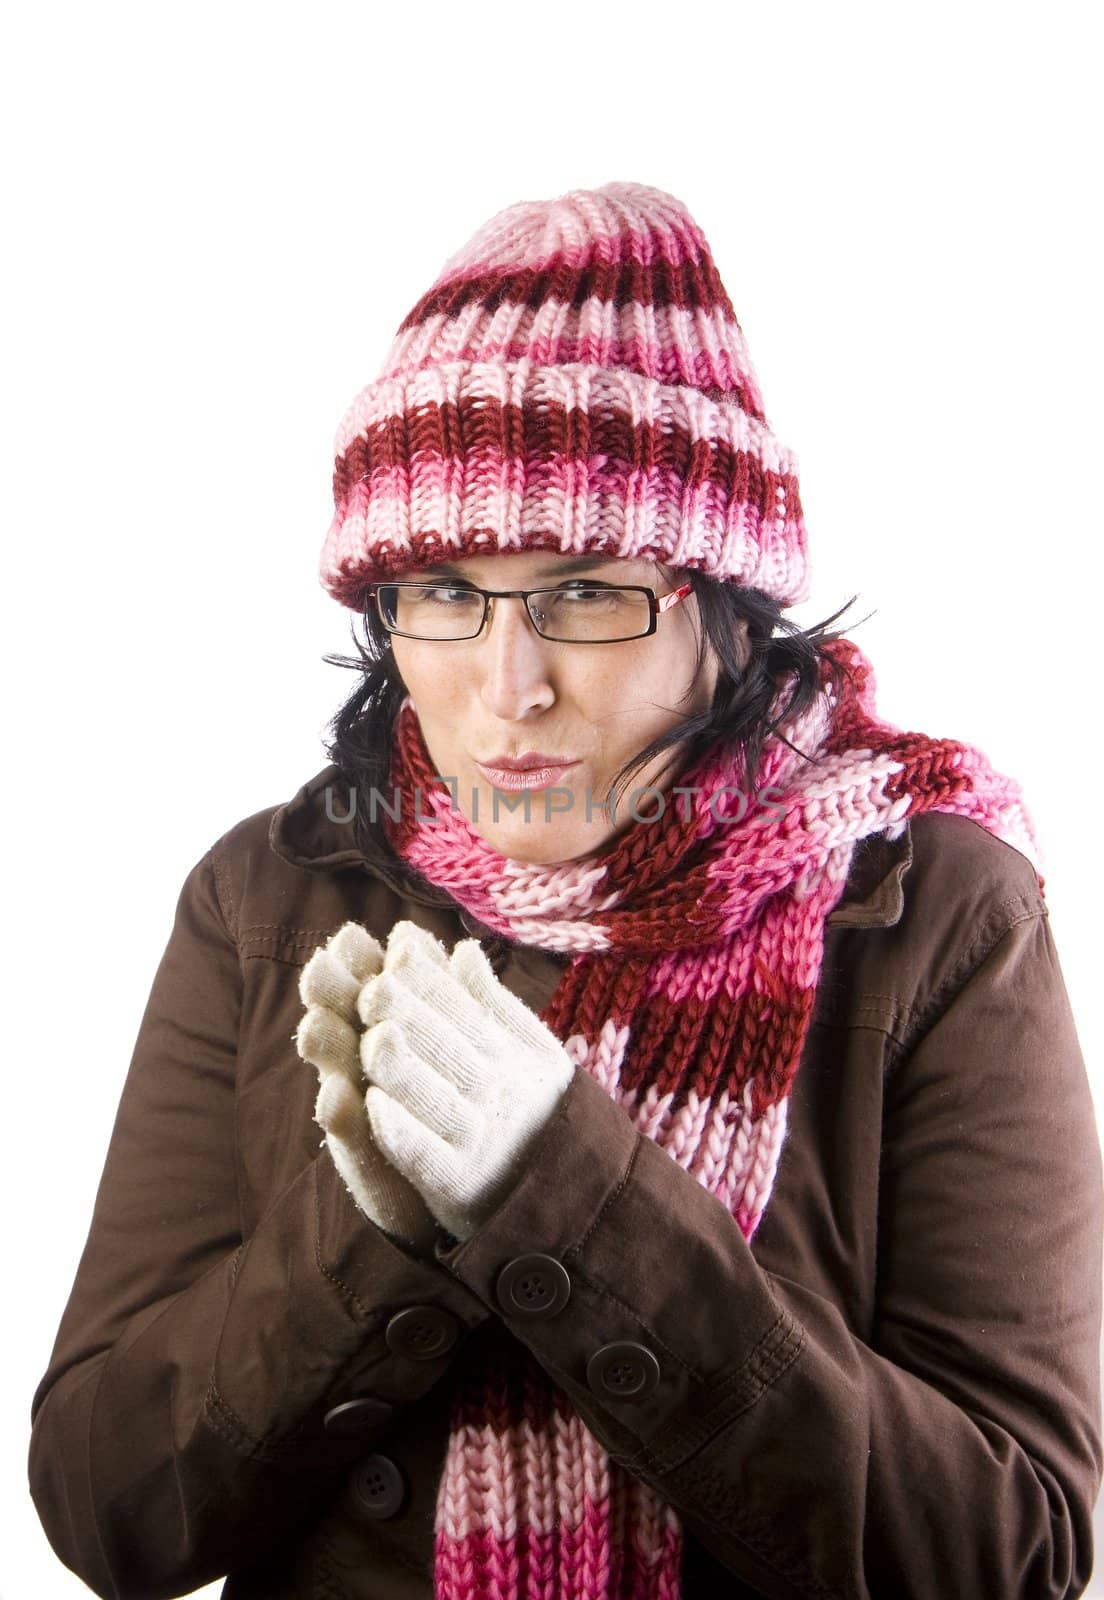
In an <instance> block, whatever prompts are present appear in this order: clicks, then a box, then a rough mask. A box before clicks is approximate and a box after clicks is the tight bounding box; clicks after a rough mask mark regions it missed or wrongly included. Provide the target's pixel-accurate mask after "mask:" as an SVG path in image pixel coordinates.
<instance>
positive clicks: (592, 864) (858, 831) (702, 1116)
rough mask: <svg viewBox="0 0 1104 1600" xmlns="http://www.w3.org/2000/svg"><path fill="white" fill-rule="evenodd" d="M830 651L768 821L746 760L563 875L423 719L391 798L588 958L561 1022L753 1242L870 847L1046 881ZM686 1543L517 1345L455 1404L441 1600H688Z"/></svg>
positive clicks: (489, 920)
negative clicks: (825, 962) (431, 743)
mask: <svg viewBox="0 0 1104 1600" xmlns="http://www.w3.org/2000/svg"><path fill="white" fill-rule="evenodd" d="M827 648H828V649H829V650H830V651H832V652H833V653H834V654H835V656H836V658H837V659H838V660H841V661H842V663H843V664H844V665H845V666H846V667H847V668H849V670H850V679H851V680H853V682H852V681H850V680H849V679H848V678H847V677H846V676H845V677H844V687H843V690H842V691H841V692H840V693H839V694H838V696H837V694H836V693H835V692H834V691H833V689H832V688H831V685H830V682H829V679H828V677H827V674H826V673H825V672H823V671H822V674H821V688H820V693H819V694H818V696H817V698H816V701H815V703H814V704H813V706H812V707H811V708H809V709H808V710H807V711H806V712H805V714H804V715H802V716H799V717H793V718H790V719H789V720H788V721H787V722H786V723H784V724H783V725H782V727H781V729H780V730H779V733H778V734H775V735H772V736H771V737H770V738H769V740H768V742H767V745H766V748H765V750H764V755H763V759H762V762H761V765H760V769H759V773H758V775H757V778H756V790H757V792H762V791H763V790H764V789H768V788H769V794H770V804H769V805H751V806H747V805H746V802H745V801H742V800H741V799H740V796H739V794H738V792H734V791H739V789H740V779H739V776H738V773H737V768H736V766H735V763H734V760H733V759H732V758H731V757H729V756H726V755H723V754H716V753H713V754H710V755H707V756H706V757H705V758H703V759H702V760H701V761H699V762H698V763H696V764H695V766H694V767H693V768H692V769H690V770H688V771H687V772H686V773H684V774H682V775H681V776H680V777H679V778H678V779H677V780H676V781H677V782H678V784H679V786H680V787H681V788H686V789H690V788H697V789H698V790H699V791H700V792H699V793H697V794H695V795H693V796H690V797H680V799H679V803H678V804H677V805H676V804H671V805H669V806H667V807H666V808H665V809H664V812H663V815H662V816H659V817H657V818H656V820H655V821H653V822H635V821H634V822H632V823H631V824H630V826H629V827H628V828H627V829H626V831H625V832H624V833H622V834H621V835H620V838H619V840H618V841H617V842H616V843H615V844H614V845H613V846H611V847H606V848H603V849H602V850H600V851H599V852H597V853H596V854H595V855H594V856H591V857H583V858H580V859H578V860H575V861H570V862H567V863H565V864H561V865H553V866H545V865H529V864H526V863H523V862H518V861H512V860H508V859H506V858H504V857H503V856H501V855H499V854H498V853H497V852H496V851H495V850H494V849H493V848H492V847H491V846H490V845H489V844H488V843H487V842H486V841H485V840H484V839H483V838H482V837H481V836H480V835H479V834H478V833H477V832H476V831H475V829H474V828H473V827H472V825H471V824H470V823H469V822H468V820H467V818H466V817H465V816H464V815H463V813H462V812H461V811H460V810H459V809H458V808H457V807H455V806H454V805H453V801H452V794H451V792H450V790H449V789H448V788H446V787H445V786H444V785H443V783H442V782H441V780H440V778H439V776H438V775H437V773H436V772H435V770H434V768H433V765H432V762H431V761H430V758H429V755H428V752H427V750H426V747H425V743H424V740H423V738H422V735H421V730H420V727H419V724H418V720H417V716H416V714H415V712H414V709H413V706H412V705H411V704H410V702H409V701H407V702H406V703H405V704H404V706H403V707H402V710H401V711H400V714H399V720H398V724H397V728H396V739H395V745H394V751H393V760H392V772H391V781H392V784H393V785H394V786H395V787H396V788H397V789H398V791H399V793H400V794H401V795H403V796H408V795H410V794H411V793H412V792H413V790H414V789H415V788H416V787H420V789H421V794H422V800H421V803H420V810H421V814H422V815H421V820H420V821H418V820H417V819H416V816H415V808H414V807H413V806H411V805H409V804H406V805H403V806H402V807H401V811H400V816H399V819H398V820H397V821H392V820H390V819H388V820H386V821H385V826H386V828H387V831H388V834H389V836H390V838H391V840H392V843H393V845H394V847H395V848H396V850H397V851H398V852H399V854H401V855H402V856H403V857H404V858H405V860H406V861H408V862H409V863H410V864H411V865H412V866H414V867H415V868H417V869H418V870H419V871H420V872H421V873H422V874H423V875H424V876H425V877H426V878H428V879H429V880H431V881H432V882H433V883H435V884H437V885H439V886H441V887H443V888H445V889H446V890H447V891H448V892H449V893H450V894H451V895H452V896H453V898H454V899H455V900H456V901H457V902H458V903H459V904H460V905H462V906H463V907H465V908H466V909H467V910H468V911H469V912H470V913H472V914H473V915H474V916H475V917H477V918H478V919H479V920H480V921H481V922H482V923H484V924H485V925H486V926H488V927H490V928H493V929H495V930H496V931H498V932H500V933H501V934H503V935H504V936H505V937H507V938H509V939H512V940H514V941H516V942H519V943H521V944H525V945H533V946H538V947H540V948H542V949H545V950H550V951H562V952H568V953H570V954H571V956H572V960H571V962H570V965H569V966H567V967H566V968H565V970H564V973H563V976H562V978H561V980H560V983H559V985H558V987H557V989H556V991H555V993H554V994H553V996H552V998H551V1000H550V1001H549V1003H548V1005H547V1007H546V1008H545V1010H544V1011H543V1012H542V1013H541V1015H542V1018H543V1020H544V1021H545V1022H546V1023H547V1025H548V1026H549V1027H550V1028H551V1029H552V1031H553V1032H554V1033H555V1034H556V1036H557V1037H558V1038H560V1039H561V1040H562V1041H563V1042H564V1045H565V1047H566V1049H567V1050H568V1052H569V1054H570V1055H571V1056H572V1059H573V1060H574V1061H575V1063H576V1066H577V1068H579V1069H581V1070H582V1071H584V1072H588V1073H590V1074H591V1076H592V1077H593V1078H595V1079H596V1081H597V1082H598V1083H599V1084H600V1085H601V1086H602V1088H603V1089H604V1090H605V1091H606V1093H607V1094H608V1095H609V1096H610V1098H611V1099H613V1100H614V1101H616V1102H617V1103H618V1104H619V1105H620V1106H621V1107H622V1108H623V1110H624V1112H625V1114H626V1116H628V1117H630V1118H631V1119H632V1121H633V1124H634V1125H635V1127H636V1128H638V1129H639V1130H640V1131H641V1132H642V1133H644V1134H646V1135H647V1136H648V1137H649V1138H651V1139H654V1140H655V1141H656V1143H657V1144H659V1145H660V1146H661V1147H662V1148H664V1149H666V1150H668V1151H669V1153H670V1155H671V1158H672V1160H674V1161H677V1162H678V1163H679V1165H680V1166H682V1167H683V1168H684V1169H685V1170H686V1171H687V1172H688V1173H689V1174H690V1175H691V1176H692V1177H694V1178H696V1179H697V1180H698V1182H699V1183H701V1184H703V1185H704V1186H705V1187H706V1188H707V1189H708V1190H709V1191H710V1192H711V1193H712V1194H714V1195H715V1196H716V1197H717V1198H718V1199H719V1200H721V1201H722V1203H723V1204H724V1205H726V1206H727V1207H728V1208H729V1210H730V1212H731V1214H732V1215H733V1217H735V1219H736V1221H737V1222H738V1223H739V1226H740V1228H741V1230H742V1231H743V1234H744V1236H745V1238H747V1239H748V1240H749V1241H750V1240H751V1239H752V1237H753V1236H754V1234H755V1231H756V1228H757V1227H758V1225H759V1222H760V1219H761V1217H762V1215H763V1212H764V1210H765V1208H766V1205H767V1202H768V1200H769V1198H770V1193H771V1188H772V1185H773V1181H774V1175H775V1172H776V1170H777V1167H778V1160H779V1156H780V1154H781V1150H782V1145H783V1141H784V1140H785V1137H786V1123H787V1101H788V1098H789V1095H790V1091H791V1089H792V1087H793V1082H794V1077H795V1074H796V1073H797V1070H798V1065H799V1062H800V1059H801V1053H802V1047H803V1045H804V1041H805V1036H806V1032H807V1030H808V1025H809V1019H810V1016H811V1014H812V1009H813V1002H814V997H815V993H816V987H817V981H818V976H819V972H820V965H821V958H822V954H823V946H824V924H825V920H826V918H827V917H828V915H829V913H830V912H831V910H832V909H833V907H834V906H835V905H836V903H837V901H838V900H839V898H840V896H841V894H842V892H843V888H844V884H845V881H846V878H847V874H848V868H849V865H850V862H851V857H852V852H853V850H854V847H855V844H856V842H857V841H858V840H859V839H862V838H865V837H866V836H867V835H869V834H873V833H884V834H886V835H888V836H889V837H896V836H897V835H899V834H900V832H901V830H902V829H903V828H904V826H905V823H906V821H907V819H908V818H909V817H914V816H917V815H919V814H920V813H922V812H924V811H949V812H954V813H957V814H958V815H960V816H965V817H970V818H972V819H973V820H974V821H976V822H978V823H980V824H981V825H982V826H983V827H985V828H987V829H988V830H989V831H990V832H992V833H994V834H996V835H997V837H999V838H1001V839H1004V840H1005V841H1006V842H1008V843H1009V844H1011V845H1013V846H1015V848H1017V849H1018V850H1020V851H1021V852H1022V853H1023V854H1024V855H1025V856H1027V857H1028V858H1029V859H1030V860H1031V861H1032V862H1033V863H1034V864H1035V866H1036V872H1037V873H1039V866H1038V852H1037V848H1036V842H1035V835H1034V829H1033V827H1032V824H1031V821H1030V819H1029V817H1028V815H1027V813H1026V812H1025V810H1024V807H1023V804H1022V799H1021V792H1020V788H1019V786H1018V785H1017V784H1016V783H1015V781H1014V780H1012V779H1010V778H1007V777H1004V776H1002V775H1000V774H999V773H997V772H996V771H994V769H993V768H992V766H991V765H990V764H989V762H988V760H987V759H986V757H985V756H984V755H982V753H981V752H980V751H979V750H977V749H975V748H974V747H972V746H970V745H966V744H962V743H959V742H958V741H956V740H952V739H933V738H929V737H927V736H926V735H924V734H921V733H906V732H904V731H902V730H901V729H899V728H896V727H894V726H892V725H891V724H890V723H887V722H884V721H882V720H880V719H879V718H878V716H877V712H876V710H875V705H874V692H875V684H874V676H873V672H872V669H871V666H870V663H869V662H868V661H867V659H866V657H865V656H864V655H863V653H862V652H861V651H860V650H859V648H858V647H857V646H856V645H855V644H854V642H853V641H851V640H848V639H844V638H839V639H836V640H835V641H833V642H832V643H831V644H830V645H829V646H828V647H827ZM787 741H789V742H788V743H787ZM791 746H796V747H797V751H801V752H803V753H804V755H805V756H811V757H812V758H813V759H812V760H806V759H803V758H802V755H801V754H798V753H796V752H795V750H794V749H792V748H791ZM722 791H728V793H727V794H722ZM649 804H651V802H650V801H649ZM726 808H727V809H726ZM737 815H739V817H740V820H738V821H737V820H734V819H735V817H736V816H737ZM429 818H432V821H431V820H429ZM1039 882H1040V887H1042V883H1043V879H1042V877H1041V875H1040V877H1039ZM752 1177H754V1181H750V1180H751V1179H752ZM502 1529H511V1530H514V1531H512V1532H510V1533H509V1534H508V1535H503V1534H502V1533H500V1532H497V1533H496V1531H495V1530H502ZM682 1538H683V1535H682V1526H681V1522H680V1519H679V1517H678V1515H677V1513H676V1512H675V1511H674V1509H673V1508H672V1507H670V1506H668V1505H667V1504H665V1502H664V1501H663V1500H662V1499H661V1498H660V1497H659V1496H658V1495H657V1494H656V1493H655V1491H654V1490H652V1489H651V1488H650V1487H649V1486H647V1485H645V1484H643V1483H641V1482H640V1481H638V1480H636V1479H635V1478H633V1477H631V1476H630V1475H629V1474H628V1473H627V1472H626V1471H625V1470H624V1469H623V1468H622V1467H620V1465H619V1464H618V1463H617V1462H615V1461H613V1460H611V1459H610V1457H609V1456H608V1454H607V1453H606V1451H605V1450H604V1449H603V1448H602V1446H601V1444H600V1443H599V1442H598V1440H597V1439H596V1438H595V1437H594V1436H593V1435H592V1434H591V1433H590V1432H589V1430H588V1429H587V1428H586V1426H585V1425H584V1424H583V1422H582V1421H581V1420H580V1418H579V1417H578V1415H577V1413H576V1412H575V1411H574V1408H573V1407H572V1406H571V1404H570V1402H569V1401H568V1399H567V1397H566V1396H565V1395H564V1393H563V1391H562V1390H560V1389H559V1388H558V1387H557V1386H556V1385H555V1384H554V1383H553V1382H552V1380H551V1379H550V1378H549V1376H548V1375H547V1373H546V1372H545V1371H544V1369H543V1368H542V1367H541V1366H540V1364H539V1363H538V1362H537V1361H536V1358H535V1357H534V1356H532V1354H531V1353H530V1352H529V1350H528V1349H527V1347H525V1346H523V1345H522V1344H520V1342H519V1343H518V1344H517V1347H516V1357H515V1359H514V1361H513V1363H512V1364H510V1363H507V1364H506V1365H505V1366H504V1367H501V1368H500V1367H498V1365H497V1364H496V1370H495V1371H494V1372H493V1373H491V1372H487V1373H485V1374H484V1373H480V1374H477V1375H476V1376H474V1377H473V1378H472V1379H471V1380H470V1381H469V1382H468V1383H467V1384H466V1386H464V1387H462V1388H459V1389H458V1390H457V1392H456V1393H455V1394H454V1396H453V1400H452V1411H451V1418H450V1436H449V1442H448V1449H447V1454H446V1458H445V1464H444V1469H443V1472H442V1477H441V1481H440V1485H439V1490H438V1499H437V1514H436V1547H435V1589H434V1592H435V1594H436V1595H437V1596H439V1597H447V1600H523V1597H524V1600H537V1597H540V1600H553V1597H556V1596H563V1597H571V1600H599V1597H601V1600H606V1597H609V1600H660V1597H662V1600H676V1597H677V1596H678V1594H679V1593H680V1582H679V1572H680V1563H681V1556H682Z"/></svg>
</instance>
